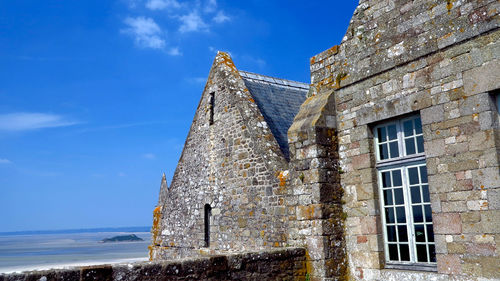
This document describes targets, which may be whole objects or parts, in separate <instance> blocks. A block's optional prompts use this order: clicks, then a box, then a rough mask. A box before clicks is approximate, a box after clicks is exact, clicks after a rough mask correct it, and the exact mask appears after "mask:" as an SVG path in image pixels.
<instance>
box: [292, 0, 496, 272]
mask: <svg viewBox="0 0 500 281" xmlns="http://www.w3.org/2000/svg"><path fill="white" fill-rule="evenodd" d="M499 11H500V3H499V2H498V1H392V0H386V1H373V0H372V1H360V4H359V6H358V8H357V9H356V11H355V14H354V16H353V19H352V21H351V25H350V26H349V29H348V30H347V33H346V36H345V37H344V40H343V42H342V44H340V45H339V46H334V47H333V48H331V49H329V50H326V51H324V52H322V53H320V54H318V55H317V56H315V57H313V58H311V73H312V74H311V76H312V77H311V80H312V86H313V87H312V91H311V98H310V100H309V101H308V102H309V103H312V104H319V103H321V101H324V100H329V102H328V105H326V106H324V110H316V111H314V112H311V113H310V114H309V113H307V112H308V111H310V110H309V109H308V107H307V105H304V106H303V109H301V112H300V113H299V115H301V114H303V115H304V116H305V115H309V117H307V118H302V119H309V120H312V121H314V120H326V121H328V120H336V122H335V124H330V125H329V127H330V128H336V132H337V137H338V138H337V139H338V156H339V164H340V167H339V171H340V172H341V175H340V182H341V187H342V190H343V192H344V196H343V200H342V203H343V211H344V213H345V218H346V220H345V244H342V243H338V245H337V246H339V247H343V246H344V249H345V251H346V254H347V262H348V266H349V275H350V276H351V277H352V278H353V279H357V280H381V279H384V280H397V279H400V280H408V279H420V280H428V279H433V280H447V279H451V278H453V279H454V280H477V279H478V278H489V279H498V278H500V267H499V264H500V257H499V255H500V250H499V248H500V223H499V221H500V210H499V209H500V206H499V202H500V198H499V195H498V194H499V193H500V192H499V188H500V171H499V149H500V131H499V127H500V126H499V121H498V113H497V110H498V108H496V106H495V104H494V98H495V95H496V94H497V93H498V89H499V88H500V30H499V28H498V27H499V26H500V17H499ZM332 112H334V113H333V114H332ZM408 114H420V116H421V118H422V125H423V134H424V135H423V137H424V146H425V155H426V159H425V161H426V164H427V169H428V175H429V177H428V178H429V184H430V191H431V203H432V212H433V214H432V218H433V223H434V232H435V241H436V252H437V267H436V268H435V269H434V270H436V271H437V272H429V271H428V270H429V269H427V271H426V270H422V268H419V267H413V268H412V267H411V266H410V267H408V268H407V270H394V269H389V268H388V267H387V266H386V265H385V259H384V243H383V236H382V233H383V232H382V223H381V219H380V206H379V205H380V204H379V196H378V183H377V181H378V179H377V170H376V168H375V149H374V136H373V126H375V125H377V124H379V123H380V122H383V121H387V120H391V118H401V117H402V116H407V115H408ZM300 122H302V124H305V125H306V126H307V124H306V123H307V122H303V121H300V120H299V119H296V123H297V124H294V125H293V126H292V128H293V127H294V126H297V127H300V126H302V125H301V124H300ZM309 124H312V125H314V124H315V121H314V122H309ZM302 127H303V128H305V127H304V126H302ZM310 145H311V146H313V145H314V144H310ZM312 158H313V159H311V162H313V161H318V160H320V159H321V158H320V157H312ZM315 159H318V160H315ZM334 183H335V182H334ZM412 269H413V270H419V271H417V272H412V273H410V272H409V271H408V270H412Z"/></svg>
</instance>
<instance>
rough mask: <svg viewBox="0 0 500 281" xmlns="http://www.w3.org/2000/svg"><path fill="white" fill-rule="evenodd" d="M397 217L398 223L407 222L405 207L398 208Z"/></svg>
mask: <svg viewBox="0 0 500 281" xmlns="http://www.w3.org/2000/svg"><path fill="white" fill-rule="evenodd" d="M396 217H397V220H398V223H405V222H406V215H405V207H397V208H396Z"/></svg>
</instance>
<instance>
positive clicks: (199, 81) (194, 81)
mask: <svg viewBox="0 0 500 281" xmlns="http://www.w3.org/2000/svg"><path fill="white" fill-rule="evenodd" d="M187 81H188V82H190V83H192V84H205V83H206V82H207V78H206V77H191V78H188V79H187Z"/></svg>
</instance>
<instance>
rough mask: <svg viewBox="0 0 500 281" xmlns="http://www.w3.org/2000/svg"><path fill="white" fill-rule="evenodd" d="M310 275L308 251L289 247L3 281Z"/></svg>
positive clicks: (156, 280) (136, 280)
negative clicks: (307, 265)
mask: <svg viewBox="0 0 500 281" xmlns="http://www.w3.org/2000/svg"><path fill="white" fill-rule="evenodd" d="M306 276H307V273H306V263H305V250H304V249H300V248H288V249H277V250H273V251H266V252H255V253H238V254H232V255H226V256H212V257H205V258H191V259H183V260H176V261H162V262H145V263H134V264H117V265H98V266H89V267H80V268H72V269H63V270H48V271H33V272H24V273H15V274H3V275H0V281H28V280H30V281H31V280H45V281H55V280H60V281H90V280H99V281H104V280H109V281H111V280H116V281H139V280H151V281H160V280H214V281H215V280H259V281H260V280H306V278H307V277H306Z"/></svg>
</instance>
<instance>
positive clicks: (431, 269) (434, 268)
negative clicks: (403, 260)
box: [385, 264, 437, 272]
mask: <svg viewBox="0 0 500 281" xmlns="http://www.w3.org/2000/svg"><path fill="white" fill-rule="evenodd" d="M385 269H401V270H413V271H427V272H437V265H427V264H386V265H385Z"/></svg>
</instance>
